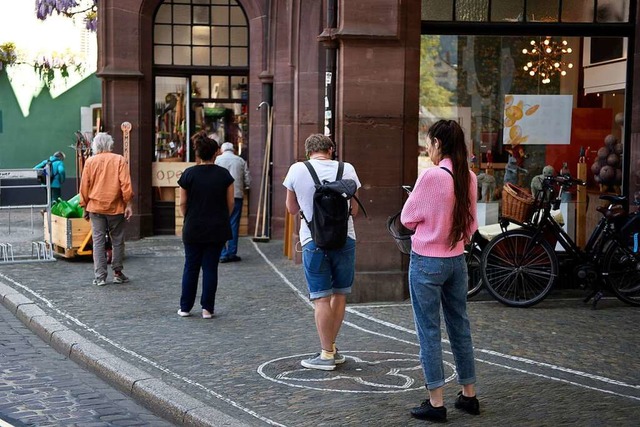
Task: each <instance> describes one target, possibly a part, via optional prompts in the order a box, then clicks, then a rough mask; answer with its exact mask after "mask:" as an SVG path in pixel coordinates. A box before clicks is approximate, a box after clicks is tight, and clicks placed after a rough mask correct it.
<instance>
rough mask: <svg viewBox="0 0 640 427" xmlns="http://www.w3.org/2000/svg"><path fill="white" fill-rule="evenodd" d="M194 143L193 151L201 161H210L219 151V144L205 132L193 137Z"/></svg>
mask: <svg viewBox="0 0 640 427" xmlns="http://www.w3.org/2000/svg"><path fill="white" fill-rule="evenodd" d="M191 142H192V143H193V149H194V151H195V152H196V156H198V158H200V160H204V161H205V162H206V161H209V160H211V158H213V156H214V155H215V154H216V152H217V151H218V143H217V142H216V141H215V140H214V139H211V138H209V137H208V136H207V133H206V132H205V131H203V130H202V131H200V132H198V133H196V134H195V135H193V136H192V137H191Z"/></svg>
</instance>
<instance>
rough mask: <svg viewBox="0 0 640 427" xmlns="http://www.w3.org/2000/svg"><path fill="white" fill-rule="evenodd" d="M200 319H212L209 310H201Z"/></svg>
mask: <svg viewBox="0 0 640 427" xmlns="http://www.w3.org/2000/svg"><path fill="white" fill-rule="evenodd" d="M202 318H203V319H211V318H213V313H211V312H210V311H209V310H205V309H204V308H203V309H202Z"/></svg>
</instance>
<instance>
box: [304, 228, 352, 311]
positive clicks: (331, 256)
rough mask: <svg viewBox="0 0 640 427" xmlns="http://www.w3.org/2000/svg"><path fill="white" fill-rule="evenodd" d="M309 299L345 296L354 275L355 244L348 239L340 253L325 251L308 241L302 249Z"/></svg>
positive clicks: (348, 291)
mask: <svg viewBox="0 0 640 427" xmlns="http://www.w3.org/2000/svg"><path fill="white" fill-rule="evenodd" d="M302 264H303V265H304V276H305V278H306V279H307V286H308V287H309V299H311V300H314V299H318V298H324V297H328V296H330V295H332V294H348V293H350V292H351V285H352V284H353V278H354V276H355V272H356V241H355V240H353V239H351V238H349V237H347V242H346V243H345V244H344V246H343V247H341V248H340V249H332V250H324V249H320V248H318V247H317V246H316V244H315V242H314V241H313V240H311V241H310V242H309V243H307V244H306V245H304V246H303V247H302Z"/></svg>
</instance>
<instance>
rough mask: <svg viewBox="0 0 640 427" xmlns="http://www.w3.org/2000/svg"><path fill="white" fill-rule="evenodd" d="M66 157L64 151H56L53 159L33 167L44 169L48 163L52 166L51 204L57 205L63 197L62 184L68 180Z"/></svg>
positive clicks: (50, 158)
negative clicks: (65, 167)
mask: <svg viewBox="0 0 640 427" xmlns="http://www.w3.org/2000/svg"><path fill="white" fill-rule="evenodd" d="M65 157H66V156H65V154H64V153H63V152H62V151H56V152H55V153H53V155H52V156H51V157H49V158H48V159H46V160H43V161H41V162H40V163H38V164H37V165H35V166H34V167H33V168H34V169H42V168H45V167H46V166H47V163H48V164H50V165H51V204H54V203H56V202H57V201H58V199H59V198H60V197H62V184H63V183H64V181H65V179H66V178H67V175H66V172H65V169H64V159H65Z"/></svg>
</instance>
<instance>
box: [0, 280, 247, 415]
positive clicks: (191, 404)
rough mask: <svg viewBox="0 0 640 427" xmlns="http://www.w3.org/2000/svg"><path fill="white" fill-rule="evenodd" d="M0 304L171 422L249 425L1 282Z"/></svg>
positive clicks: (66, 353)
mask: <svg viewBox="0 0 640 427" xmlns="http://www.w3.org/2000/svg"><path fill="white" fill-rule="evenodd" d="M0 303H2V305H3V306H5V307H6V308H7V309H8V310H9V311H10V312H11V313H12V314H13V315H15V316H16V317H17V318H18V319H19V320H20V321H21V322H22V323H23V324H24V325H25V326H26V327H27V328H29V329H30V330H31V331H32V332H34V333H35V334H36V335H37V336H39V337H40V338H41V339H42V340H43V341H44V342H45V343H47V344H48V345H49V346H51V347H52V348H53V349H55V350H56V351H57V352H58V353H60V354H62V355H63V356H65V357H67V358H69V359H71V360H72V361H74V362H75V363H77V364H78V365H80V366H81V367H83V368H85V369H87V370H88V371H90V372H93V373H94V374H96V375H97V376H98V377H100V378H101V379H102V380H104V381H106V382H107V383H109V384H110V385H112V386H113V387H115V388H117V389H118V390H120V391H121V392H123V393H125V394H126V395H128V396H130V397H132V398H133V399H135V400H136V401H137V402H138V403H140V404H141V405H142V406H144V407H145V408H147V409H149V410H150V411H152V412H153V413H154V414H156V415H158V416H161V417H162V418H164V419H166V420H168V421H170V422H173V423H176V424H178V425H183V426H194V427H240V426H246V425H247V424H246V423H244V422H241V421H240V420H237V419H235V418H233V417H230V416H229V415H226V414H224V413H223V412H221V411H219V410H217V409H215V408H213V407H211V406H207V405H205V404H204V403H202V402H200V401H199V400H197V399H195V398H193V397H191V396H189V395H188V394H186V393H184V392H182V391H180V390H178V389H177V388H175V387H172V386H170V385H168V384H167V383H165V382H163V381H161V380H159V379H157V378H154V377H153V376H152V375H150V374H149V373H147V372H145V371H143V370H141V369H139V368H137V367H135V366H133V365H132V364H130V363H128V362H125V361H124V360H122V359H120V358H119V357H116V356H113V355H112V354H111V353H109V352H108V351H106V350H105V349H103V348H102V347H100V346H99V345H97V344H94V343H93V342H91V341H89V340H88V339H86V338H84V337H82V336H81V335H80V334H78V333H77V332H75V331H74V330H72V329H69V328H67V327H66V326H64V325H63V324H62V323H60V322H58V321H57V320H56V319H54V318H53V317H51V316H49V315H47V314H46V313H45V312H44V311H43V310H42V309H41V308H40V307H39V306H38V305H37V304H36V303H35V302H33V301H32V300H30V299H29V298H27V297H25V296H24V295H23V294H21V293H20V292H18V291H16V290H15V289H14V288H12V287H10V286H7V285H5V284H3V283H2V282H0Z"/></svg>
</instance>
